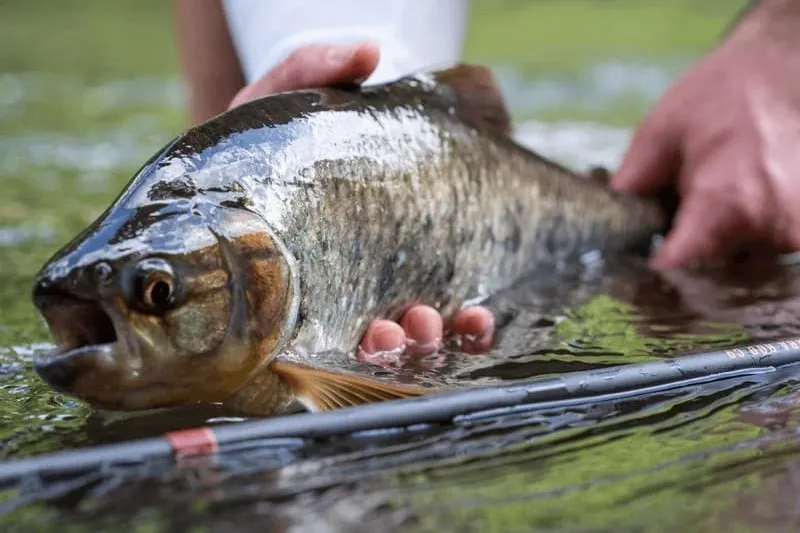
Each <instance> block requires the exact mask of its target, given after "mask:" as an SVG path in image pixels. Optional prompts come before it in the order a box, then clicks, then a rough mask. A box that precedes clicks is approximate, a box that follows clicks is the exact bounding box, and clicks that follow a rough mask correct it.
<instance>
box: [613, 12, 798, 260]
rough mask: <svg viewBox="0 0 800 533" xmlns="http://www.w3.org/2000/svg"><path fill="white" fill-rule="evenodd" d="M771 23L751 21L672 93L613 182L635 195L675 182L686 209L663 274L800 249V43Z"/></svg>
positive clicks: (667, 245) (666, 250) (661, 254)
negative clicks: (751, 251)
mask: <svg viewBox="0 0 800 533" xmlns="http://www.w3.org/2000/svg"><path fill="white" fill-rule="evenodd" d="M766 16H769V14H768V13H767V14H761V13H754V14H753V15H751V16H749V17H748V19H746V20H745V21H743V22H742V23H741V24H740V25H739V26H738V27H737V28H736V30H735V31H734V32H733V33H732V34H731V35H730V36H729V38H728V39H726V40H725V41H724V42H723V43H722V44H721V45H720V46H719V47H718V48H717V49H716V50H714V51H713V52H712V53H710V54H709V55H708V56H707V57H706V58H705V59H704V60H702V61H701V62H699V63H698V64H697V65H695V66H694V67H693V68H692V69H690V70H689V71H688V72H687V73H686V74H685V75H684V76H683V77H682V78H681V79H680V80H679V81H678V82H677V83H675V84H674V85H673V86H672V87H671V89H670V90H669V91H668V92H667V94H666V95H665V96H664V97H663V99H662V100H661V101H660V102H659V103H658V105H657V106H656V107H655V109H654V110H653V111H652V112H651V113H650V114H649V116H648V117H647V118H646V119H645V120H644V122H643V124H642V125H641V127H639V129H638V131H637V132H636V134H635V136H634V139H633V141H632V144H631V146H630V148H629V150H628V152H627V154H626V156H625V158H624V160H623V163H622V165H621V167H620V169H619V171H618V172H617V173H616V174H615V175H614V176H613V177H612V180H611V185H612V187H614V188H616V189H618V190H622V191H626V192H630V193H635V194H650V193H654V192H656V191H657V190H658V189H661V188H662V187H663V186H665V185H668V184H669V183H670V182H672V181H674V182H675V185H676V187H677V192H678V194H679V195H680V197H681V202H680V205H679V207H678V211H677V213H676V217H675V220H674V226H673V229H672V230H671V231H670V233H669V235H668V236H667V238H666V240H665V242H664V244H663V246H662V247H661V248H660V249H659V250H658V251H657V252H656V254H655V255H654V257H653V258H652V260H651V266H652V267H654V268H656V269H671V268H677V267H681V266H685V265H687V264H689V263H692V262H695V261H697V262H700V261H706V260H711V259H719V258H725V257H726V256H730V255H732V254H734V253H736V252H739V251H742V250H743V249H745V248H751V247H754V246H755V245H767V247H768V248H769V249H772V250H777V251H793V250H797V249H800V210H798V209H797V206H798V205H800V204H799V203H798V202H800V179H798V177H797V176H796V175H795V173H797V172H800V150H799V149H798V146H800V92H798V91H799V90H800V80H798V70H797V65H796V64H795V63H796V62H797V59H796V56H797V53H798V51H800V50H799V49H798V46H797V45H798V44H800V43H797V42H794V43H792V42H787V40H786V38H785V37H784V38H783V39H778V38H775V36H774V32H773V33H772V34H770V31H769V30H768V29H766V28H767V26H768V25H769V23H766V24H765V20H764V17H766ZM786 35H788V33H787V34H786ZM792 38H793V37H792Z"/></svg>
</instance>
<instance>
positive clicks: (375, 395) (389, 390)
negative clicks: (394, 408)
mask: <svg viewBox="0 0 800 533" xmlns="http://www.w3.org/2000/svg"><path fill="white" fill-rule="evenodd" d="M271 367H272V371H273V372H275V373H276V374H277V375H278V376H279V377H281V378H282V379H283V380H285V381H286V383H287V384H288V385H289V387H290V388H291V389H292V391H293V392H294V395H295V397H296V398H297V401H299V402H300V403H302V404H303V406H305V407H306V408H307V409H309V410H310V411H313V412H320V411H331V410H334V409H338V408H341V407H355V406H357V405H364V404H368V403H376V402H383V401H388V400H400V399H403V398H413V397H418V396H423V395H425V394H427V393H428V392H429V391H428V390H427V389H425V388H423V387H415V386H413V385H394V384H389V383H384V382H382V381H378V380H376V379H371V378H367V377H362V376H354V375H351V374H339V373H336V372H330V371H327V370H320V369H318V368H311V367H309V366H306V365H302V364H299V363H293V362H289V361H282V360H277V361H273V362H272V363H271Z"/></svg>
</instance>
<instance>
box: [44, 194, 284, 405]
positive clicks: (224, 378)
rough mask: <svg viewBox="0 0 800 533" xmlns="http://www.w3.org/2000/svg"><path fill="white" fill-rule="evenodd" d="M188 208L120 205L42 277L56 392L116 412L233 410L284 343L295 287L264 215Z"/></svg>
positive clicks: (47, 368) (48, 367)
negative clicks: (227, 405)
mask: <svg viewBox="0 0 800 533" xmlns="http://www.w3.org/2000/svg"><path fill="white" fill-rule="evenodd" d="M179 204H180V202H171V203H164V204H151V205H148V206H147V207H146V208H143V207H138V208H136V209H127V210H126V209H124V208H122V207H119V206H118V207H117V208H116V209H112V211H111V213H107V214H106V216H105V217H104V218H102V219H100V220H98V222H96V223H95V224H94V225H93V226H90V227H89V228H88V229H87V230H85V231H84V233H83V234H81V235H80V236H79V237H77V238H76V239H75V240H74V241H73V242H72V243H70V244H69V245H67V246H66V247H64V248H63V249H62V250H61V251H60V252H58V253H57V254H56V255H55V256H54V257H53V258H52V259H51V260H50V261H49V262H48V263H46V264H45V265H44V267H43V268H42V269H41V271H40V272H39V274H38V275H37V277H36V280H35V285H34V290H33V300H34V303H35V305H36V307H37V308H38V310H39V312H40V313H41V315H42V316H43V317H44V319H45V321H46V323H47V325H48V327H49V328H50V331H51V333H52V335H53V337H54V340H55V342H56V345H57V347H56V349H55V350H54V352H52V353H50V354H45V355H41V356H39V357H37V358H36V359H35V361H34V368H35V369H36V371H37V373H38V374H39V375H40V376H41V378H42V379H43V380H44V381H45V382H47V383H48V384H49V385H50V386H51V387H53V388H54V389H56V390H58V391H60V392H63V393H66V394H69V395H72V396H75V397H78V398H81V399H83V400H85V401H87V402H88V403H90V404H91V405H93V406H95V407H101V408H105V409H121V410H138V409H152V408H158V407H171V406H178V405H188V404H193V403H214V402H222V401H224V400H225V399H226V398H228V397H229V396H231V395H232V394H233V393H235V392H236V391H237V390H238V389H239V388H240V387H242V386H243V385H244V383H245V382H246V381H247V380H248V378H249V377H250V375H251V374H252V373H253V372H254V371H255V370H256V369H258V368H259V367H260V366H261V365H263V364H265V363H266V362H268V360H269V357H270V355H271V354H273V353H275V351H276V350H277V349H278V348H279V347H280V346H281V345H282V343H283V342H285V339H286V336H287V334H289V333H290V332H291V330H292V329H293V325H294V317H295V315H296V307H295V304H294V302H295V301H296V293H295V284H294V282H293V279H292V268H291V264H290V258H289V255H288V254H287V253H286V252H285V250H284V249H283V248H282V245H281V244H280V242H279V240H276V239H274V238H273V235H272V233H271V231H269V229H268V228H267V227H266V223H265V222H264V221H263V219H262V218H260V217H259V216H257V215H256V214H255V213H252V212H249V211H247V210H242V209H235V208H225V207H220V206H219V205H211V204H197V203H195V202H192V203H191V204H190V205H179Z"/></svg>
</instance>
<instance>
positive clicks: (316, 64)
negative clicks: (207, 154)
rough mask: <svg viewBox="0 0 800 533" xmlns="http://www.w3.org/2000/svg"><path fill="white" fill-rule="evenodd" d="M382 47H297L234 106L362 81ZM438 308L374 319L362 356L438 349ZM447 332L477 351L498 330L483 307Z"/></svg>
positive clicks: (458, 317)
mask: <svg viewBox="0 0 800 533" xmlns="http://www.w3.org/2000/svg"><path fill="white" fill-rule="evenodd" d="M378 59H379V50H378V47H377V46H375V45H373V44H370V43H362V44H357V45H354V46H345V45H310V46H306V47H303V48H299V49H298V50H296V51H295V52H293V53H292V54H290V55H289V56H288V57H287V58H286V59H285V60H284V61H283V62H281V63H280V64H279V65H277V66H276V67H275V68H273V69H272V70H270V71H269V72H267V73H266V74H264V75H263V76H262V77H261V78H259V79H258V80H257V81H255V82H253V83H252V84H250V85H248V86H247V87H245V88H243V89H242V90H241V91H239V93H238V94H237V95H236V97H234V99H233V100H232V101H231V103H230V106H229V107H230V108H233V107H236V106H238V105H241V104H244V103H246V102H249V101H251V100H255V99H258V98H262V97H264V96H267V95H269V94H272V93H276V92H281V91H289V90H297V89H308V88H313V87H323V86H327V85H332V84H337V83H361V82H363V81H364V80H366V79H367V78H368V77H369V76H370V74H372V72H373V71H374V70H375V68H376V67H377V65H378ZM444 329H445V328H444V322H443V319H442V316H441V315H440V314H439V312H438V311H437V310H435V309H433V308H432V307H429V306H425V305H414V306H411V307H410V308H409V309H408V310H407V311H406V312H405V313H404V315H403V317H402V318H401V319H400V321H399V323H398V322H394V321H391V320H376V321H374V322H373V323H372V324H370V326H369V328H368V329H367V331H366V333H365V334H364V337H363V338H362V340H361V345H360V347H359V357H360V358H362V359H364V360H367V361H376V362H379V361H385V355H386V354H387V353H389V354H400V353H406V354H409V355H415V356H423V355H428V354H431V353H433V352H435V351H437V350H438V349H439V348H440V347H441V343H442V338H443V336H444ZM448 330H449V331H448V332H449V333H450V334H451V335H452V336H453V337H458V338H460V339H461V346H462V349H463V350H464V351H466V352H472V353H478V352H482V351H485V350H487V349H488V348H489V346H490V345H491V342H492V336H493V332H494V319H493V317H492V314H491V313H490V312H489V311H488V310H487V309H485V308H483V307H470V308H466V309H462V310H460V311H458V312H456V313H455V315H454V316H453V317H451V319H450V325H449V328H448Z"/></svg>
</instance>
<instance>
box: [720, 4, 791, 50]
mask: <svg viewBox="0 0 800 533" xmlns="http://www.w3.org/2000/svg"><path fill="white" fill-rule="evenodd" d="M736 27H737V28H738V29H739V31H740V32H741V33H746V34H747V35H748V36H749V37H751V38H753V39H757V40H758V41H759V42H760V43H763V44H768V45H773V46H778V47H786V48H787V49H790V50H792V51H793V52H795V55H800V54H798V53H797V52H800V0H751V2H750V4H749V6H748V7H747V8H746V9H745V10H744V12H743V14H742V16H741V17H740V20H739V23H738V24H737V26H736Z"/></svg>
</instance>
